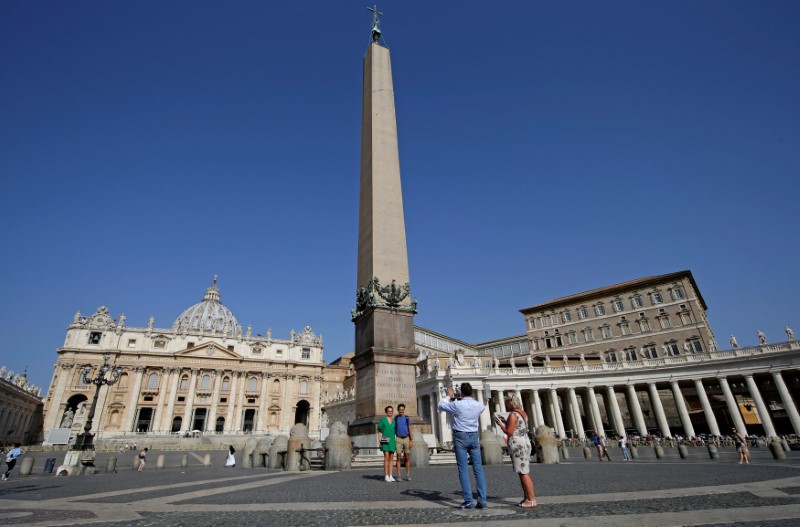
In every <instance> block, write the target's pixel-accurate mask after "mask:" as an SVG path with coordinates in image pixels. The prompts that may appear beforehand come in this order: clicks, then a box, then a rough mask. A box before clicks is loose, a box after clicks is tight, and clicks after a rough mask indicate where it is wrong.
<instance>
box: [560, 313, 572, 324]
mask: <svg viewBox="0 0 800 527" xmlns="http://www.w3.org/2000/svg"><path fill="white" fill-rule="evenodd" d="M561 320H563V321H564V323H567V322H571V321H572V314H571V313H570V312H569V311H564V312H563V313H561Z"/></svg>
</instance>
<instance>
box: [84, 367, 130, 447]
mask: <svg viewBox="0 0 800 527" xmlns="http://www.w3.org/2000/svg"><path fill="white" fill-rule="evenodd" d="M109 359H111V355H109V354H108V353H105V354H103V365H102V366H100V370H99V371H98V372H97V375H96V376H95V377H94V378H93V379H90V378H89V375H90V374H91V373H92V369H93V366H92V365H91V364H85V365H84V366H83V371H82V372H81V379H83V382H84V384H94V385H95V386H97V389H96V390H95V392H94V399H93V400H92V406H91V408H90V409H89V415H88V416H86V425H85V426H84V427H83V433H82V434H78V437H76V438H75V445H73V447H72V449H73V450H94V443H93V440H94V434H92V433H90V431H91V429H92V419H94V412H95V409H96V408H97V399H98V398H99V397H100V387H101V386H102V385H104V384H108V385H109V386H111V385H112V384H114V383H115V382H117V381H118V380H119V376H120V374H121V373H122V368H121V367H119V366H113V367H112V366H111V365H110V364H108V361H109ZM109 374H110V376H109Z"/></svg>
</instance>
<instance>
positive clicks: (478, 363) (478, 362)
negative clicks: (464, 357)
mask: <svg viewBox="0 0 800 527" xmlns="http://www.w3.org/2000/svg"><path fill="white" fill-rule="evenodd" d="M472 366H473V367H474V368H480V367H481V359H480V357H473V358H472Z"/></svg>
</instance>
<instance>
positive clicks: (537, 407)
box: [533, 390, 544, 427]
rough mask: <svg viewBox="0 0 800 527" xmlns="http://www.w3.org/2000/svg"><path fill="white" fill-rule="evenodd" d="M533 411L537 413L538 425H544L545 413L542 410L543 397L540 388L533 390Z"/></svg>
mask: <svg viewBox="0 0 800 527" xmlns="http://www.w3.org/2000/svg"><path fill="white" fill-rule="evenodd" d="M533 412H534V414H535V415H536V426H537V427H539V426H544V413H543V412H542V398H541V397H539V390H533Z"/></svg>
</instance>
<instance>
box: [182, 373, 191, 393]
mask: <svg viewBox="0 0 800 527" xmlns="http://www.w3.org/2000/svg"><path fill="white" fill-rule="evenodd" d="M180 389H181V390H188V389H189V377H187V376H186V375H184V376H183V377H181V387H180Z"/></svg>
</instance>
